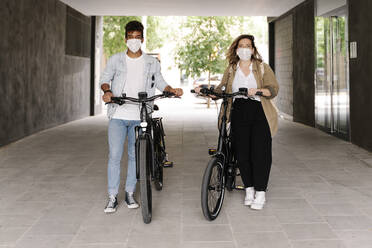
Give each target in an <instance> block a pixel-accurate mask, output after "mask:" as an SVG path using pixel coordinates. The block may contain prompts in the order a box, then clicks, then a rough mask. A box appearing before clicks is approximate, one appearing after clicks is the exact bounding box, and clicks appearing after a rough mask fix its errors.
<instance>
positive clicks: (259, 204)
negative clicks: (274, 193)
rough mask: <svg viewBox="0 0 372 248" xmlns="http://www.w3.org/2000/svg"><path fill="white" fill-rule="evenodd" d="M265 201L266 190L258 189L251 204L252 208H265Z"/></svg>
mask: <svg viewBox="0 0 372 248" xmlns="http://www.w3.org/2000/svg"><path fill="white" fill-rule="evenodd" d="M265 202H266V198H265V191H256V196H255V198H254V201H253V203H252V204H251V209H255V210H261V209H263V207H264V205H265Z"/></svg>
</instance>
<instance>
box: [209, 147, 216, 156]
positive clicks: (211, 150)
mask: <svg viewBox="0 0 372 248" xmlns="http://www.w3.org/2000/svg"><path fill="white" fill-rule="evenodd" d="M216 152H217V150H216V149H214V148H210V149H208V154H209V155H214V154H216Z"/></svg>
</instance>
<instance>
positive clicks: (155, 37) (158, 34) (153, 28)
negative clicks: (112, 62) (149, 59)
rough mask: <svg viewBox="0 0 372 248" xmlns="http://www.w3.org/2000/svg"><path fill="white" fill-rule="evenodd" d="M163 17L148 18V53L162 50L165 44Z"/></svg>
mask: <svg viewBox="0 0 372 248" xmlns="http://www.w3.org/2000/svg"><path fill="white" fill-rule="evenodd" d="M161 19H162V18H161V17H159V16H148V17H147V29H146V37H145V38H146V43H147V44H146V45H147V47H146V48H147V50H148V51H150V52H151V51H154V50H155V49H157V48H161V47H162V46H163V42H164V36H163V35H162V34H163V33H164V30H163V26H162V25H161Z"/></svg>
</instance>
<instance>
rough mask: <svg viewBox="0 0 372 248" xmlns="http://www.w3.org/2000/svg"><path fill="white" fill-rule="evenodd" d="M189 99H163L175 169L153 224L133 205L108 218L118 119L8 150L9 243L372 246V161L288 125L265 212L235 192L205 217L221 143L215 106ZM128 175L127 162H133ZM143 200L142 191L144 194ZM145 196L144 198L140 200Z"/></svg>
mask: <svg viewBox="0 0 372 248" xmlns="http://www.w3.org/2000/svg"><path fill="white" fill-rule="evenodd" d="M185 91H186V95H185V96H184V97H183V98H182V99H164V100H160V101H158V104H159V106H160V111H159V112H158V113H157V114H156V115H160V116H163V117H164V125H165V129H166V134H167V136H166V145H167V150H168V153H169V158H170V160H172V161H174V168H169V169H165V179H164V189H163V191H161V192H155V189H154V191H153V201H154V203H153V219H152V222H151V223H150V224H148V225H146V224H144V223H143V221H142V216H141V211H140V209H137V210H129V209H127V207H126V206H125V204H123V185H124V183H123V181H122V186H121V191H120V195H119V200H120V205H119V208H118V210H117V212H116V213H115V214H111V215H106V214H104V213H103V208H104V206H105V204H106V200H107V199H106V197H107V195H106V168H107V148H108V147H107V134H106V133H107V119H106V117H105V116H104V115H102V116H97V117H89V118H85V119H83V120H79V121H74V122H71V123H68V124H66V125H62V126H59V127H57V128H53V129H49V130H46V131H43V132H41V133H37V134H35V135H32V136H30V137H27V138H25V139H23V140H20V141H18V142H16V143H13V144H11V145H9V146H6V147H3V148H0V247H37V248H43V247H48V248H51V247H59V248H63V247H74V248H77V247H84V248H98V247H102V248H124V247H127V248H129V247H133V248H141V247H153V248H156V247H162V248H164V247H172V248H176V247H188V248H189V247H195V248H196V247H198V248H207V247H208V248H212V247H213V248H222V247H226V248H227V247H228V248H231V247H236V248H237V247H265V248H268V247H273V248H281V247H299V248H306V247H330V248H331V247H332V248H333V247H353V248H363V247H372V154H371V153H368V152H366V151H365V150H363V149H360V148H358V147H356V146H354V145H352V144H350V143H347V142H344V141H342V140H340V139H337V138H335V137H332V136H330V135H328V134H325V133H323V132H321V131H319V130H317V129H314V128H310V127H306V126H304V125H301V124H297V123H293V122H289V121H285V120H281V121H280V129H279V133H278V135H277V136H276V137H275V138H274V140H273V167H272V170H271V178H270V186H269V191H268V193H267V204H266V206H265V209H264V210H262V211H253V210H251V209H249V208H247V207H245V206H243V204H242V203H243V197H244V194H243V192H242V191H233V192H227V194H226V198H225V202H224V205H223V209H222V212H221V214H220V216H219V217H218V219H217V220H215V221H214V222H208V221H206V220H205V219H204V217H203V214H202V212H201V207H200V186H201V179H202V174H203V171H204V168H205V166H206V163H207V161H208V159H209V158H208V154H207V149H208V147H213V146H214V145H215V144H216V141H217V129H216V118H217V110H216V107H215V106H214V105H212V107H211V108H210V109H206V105H205V104H204V102H205V101H204V100H202V99H195V98H194V97H193V96H191V94H189V93H188V92H187V90H185ZM122 167H123V171H122V179H123V180H124V178H125V175H126V156H125V158H124V159H123V163H122ZM138 193H139V192H138ZM138 193H137V196H138Z"/></svg>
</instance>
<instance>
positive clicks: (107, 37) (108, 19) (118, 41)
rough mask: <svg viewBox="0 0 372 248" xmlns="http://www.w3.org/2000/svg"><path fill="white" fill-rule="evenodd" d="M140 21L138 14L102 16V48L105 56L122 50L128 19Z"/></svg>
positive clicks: (124, 46)
mask: <svg viewBox="0 0 372 248" xmlns="http://www.w3.org/2000/svg"><path fill="white" fill-rule="evenodd" d="M134 20H137V21H141V17H140V16H105V17H104V18H103V49H104V53H105V55H106V56H107V57H111V56H112V55H114V54H115V53H119V52H122V51H124V50H125V49H126V48H127V47H126V44H125V25H127V23H128V22H130V21H134Z"/></svg>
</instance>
